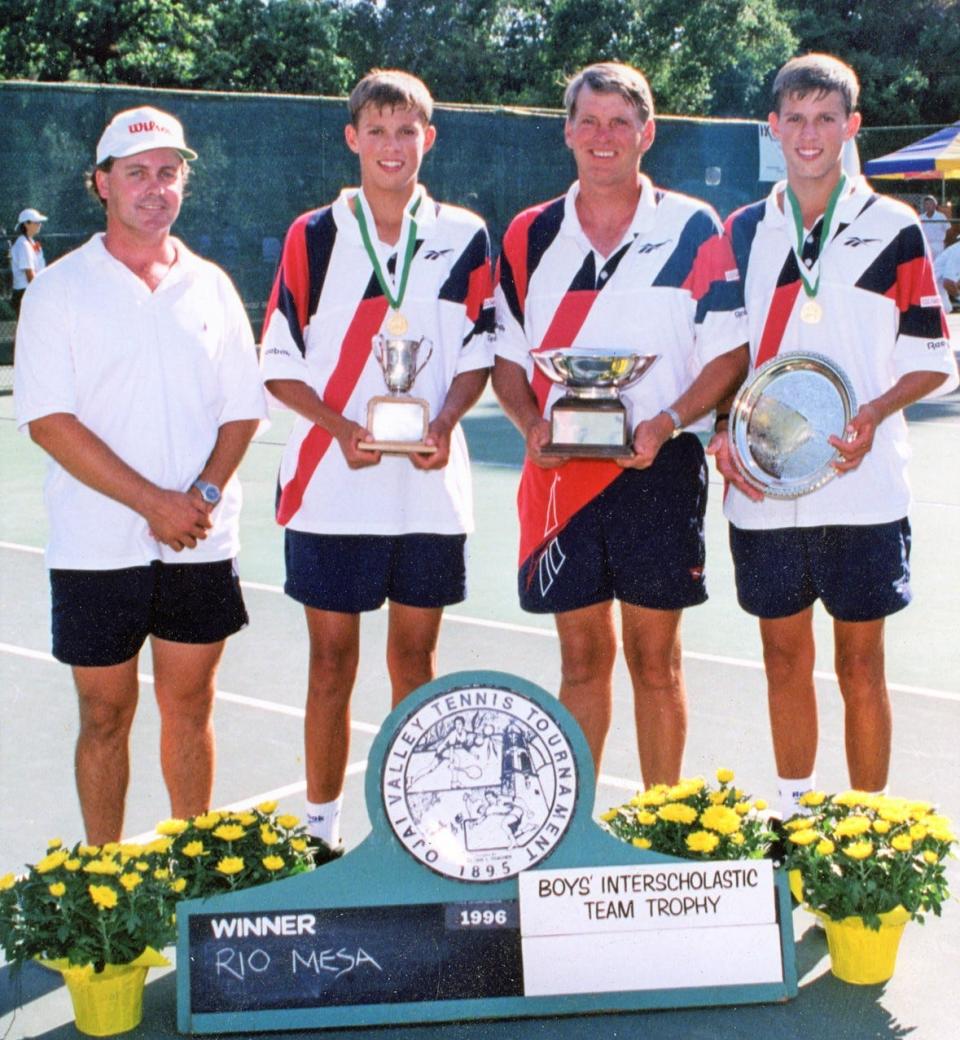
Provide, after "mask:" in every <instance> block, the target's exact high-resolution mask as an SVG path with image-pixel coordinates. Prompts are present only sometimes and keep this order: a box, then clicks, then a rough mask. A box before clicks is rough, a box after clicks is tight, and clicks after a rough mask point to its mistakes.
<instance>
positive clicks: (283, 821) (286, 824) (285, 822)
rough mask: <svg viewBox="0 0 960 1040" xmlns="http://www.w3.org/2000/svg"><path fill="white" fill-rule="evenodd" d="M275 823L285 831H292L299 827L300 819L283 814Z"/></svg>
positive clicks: (291, 814) (290, 814) (289, 814)
mask: <svg viewBox="0 0 960 1040" xmlns="http://www.w3.org/2000/svg"><path fill="white" fill-rule="evenodd" d="M277 823H278V824H279V825H280V826H281V827H282V828H283V829H284V830H285V831H292V830H293V828H294V827H296V826H298V825H299V823H300V817H299V816H294V815H293V813H284V814H283V816H278V817H277Z"/></svg>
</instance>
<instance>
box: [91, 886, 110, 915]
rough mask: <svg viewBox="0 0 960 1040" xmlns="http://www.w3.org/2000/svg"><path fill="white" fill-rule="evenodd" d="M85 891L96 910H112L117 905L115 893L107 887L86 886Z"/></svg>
mask: <svg viewBox="0 0 960 1040" xmlns="http://www.w3.org/2000/svg"><path fill="white" fill-rule="evenodd" d="M87 891H88V892H89V893H90V898H91V899H92V900H93V903H94V906H96V907H97V909H98V910H112V909H113V908H114V907H115V906H116V905H117V891H116V889H114V888H111V887H110V886H109V885H88V886H87Z"/></svg>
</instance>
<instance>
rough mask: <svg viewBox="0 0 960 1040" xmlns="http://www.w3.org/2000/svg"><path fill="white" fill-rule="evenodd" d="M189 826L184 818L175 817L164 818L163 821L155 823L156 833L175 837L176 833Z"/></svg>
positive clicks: (181, 832) (180, 832)
mask: <svg viewBox="0 0 960 1040" xmlns="http://www.w3.org/2000/svg"><path fill="white" fill-rule="evenodd" d="M189 826H190V824H189V823H187V821H186V820H178V819H176V818H175V817H174V818H173V819H170V820H164V821H163V823H158V824H157V834H166V835H169V836H170V837H176V836H177V835H178V834H183V832H184V831H185V830H186V829H187V828H188V827H189Z"/></svg>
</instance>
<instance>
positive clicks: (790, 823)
mask: <svg viewBox="0 0 960 1040" xmlns="http://www.w3.org/2000/svg"><path fill="white" fill-rule="evenodd" d="M810 826H812V824H811V823H810V817H809V816H794V817H792V818H791V819H789V820H787V821H786V823H784V825H783V829H784V830H785V831H805V830H806V829H807V828H808V827H810Z"/></svg>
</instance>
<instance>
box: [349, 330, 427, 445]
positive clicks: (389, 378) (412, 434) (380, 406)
mask: <svg viewBox="0 0 960 1040" xmlns="http://www.w3.org/2000/svg"><path fill="white" fill-rule="evenodd" d="M398 317H401V318H402V315H398ZM404 328H406V324H405V319H404ZM424 347H425V348H426V351H427V356H426V357H425V358H424V359H423V360H422V361H421V362H420V363H419V365H418V364H417V360H418V357H419V355H420V351H421V349H423V348H424ZM373 356H374V357H375V358H376V359H377V362H378V363H379V365H380V368H381V370H382V372H383V379H384V382H385V383H386V384H387V391H388V393H387V394H386V395H380V396H378V397H373V398H371V399H370V401H369V403H368V405H367V429H368V430H369V431H370V432H371V433H372V434H373V440H372V441H360V443H359V444H358V445H357V447H359V448H363V449H364V450H365V451H382V452H386V453H387V454H388V455H394V454H409V453H411V452H414V453H416V454H420V455H432V454H433V453H434V452H435V451H436V450H437V449H436V447H435V446H434V445H432V444H425V443H424V438H425V437H426V435H427V430H428V428H429V424H430V406H429V404H427V402H426V401H425V400H423V398H422V397H411V396H410V395H409V393H408V391H409V390H410V388H411V387H412V386H413V383H414V380H415V379H416V378H417V376H418V375H420V373H421V372H422V371H423V369H424V366H425V365H426V363H427V362H428V361H429V360H430V358H431V357H432V356H433V344H432V343H431V342H430V340H428V339H427V338H426V337H422V338H421V339H403V338H401V337H399V336H374V337H373Z"/></svg>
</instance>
